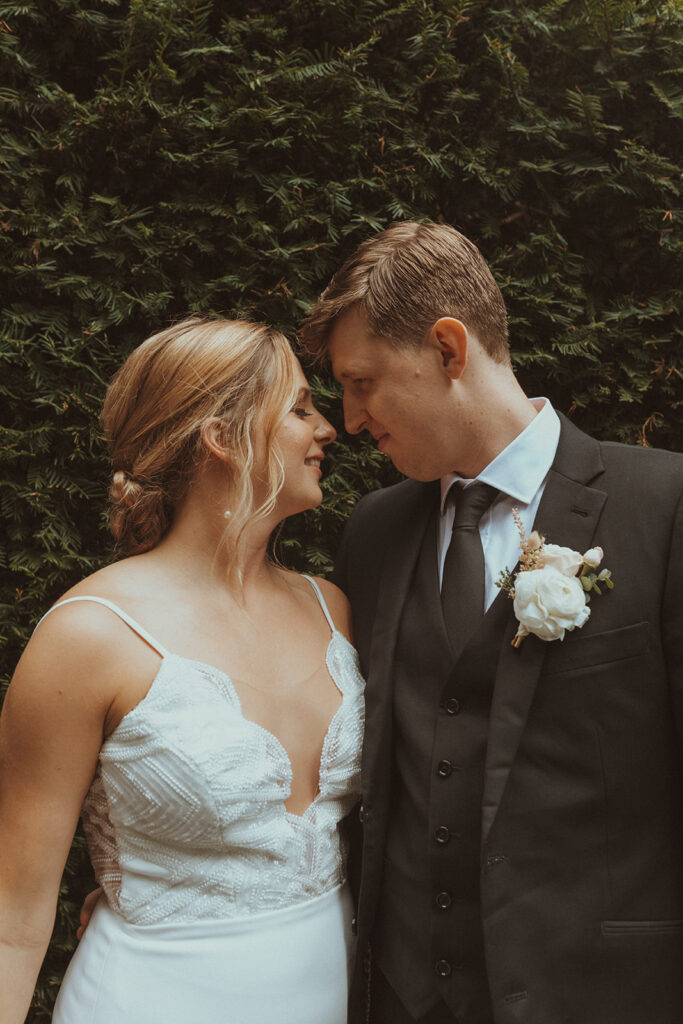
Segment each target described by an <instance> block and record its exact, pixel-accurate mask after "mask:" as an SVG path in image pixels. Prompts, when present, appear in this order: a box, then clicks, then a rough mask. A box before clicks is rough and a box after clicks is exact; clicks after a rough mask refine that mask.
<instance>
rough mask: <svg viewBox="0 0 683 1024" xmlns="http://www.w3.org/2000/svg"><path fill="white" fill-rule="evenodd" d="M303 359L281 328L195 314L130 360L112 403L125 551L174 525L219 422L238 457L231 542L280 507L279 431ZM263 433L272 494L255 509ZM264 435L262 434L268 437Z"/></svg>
mask: <svg viewBox="0 0 683 1024" xmlns="http://www.w3.org/2000/svg"><path fill="white" fill-rule="evenodd" d="M295 366H296V362H295V356H294V353H293V352H292V349H291V347H290V345H289V342H288V341H287V339H286V338H285V336H284V335H283V334H281V333H280V332H279V331H276V330H274V329H273V328H270V327H264V326H262V325H260V324H255V323H249V322H247V321H243V320H221V319H207V318H202V317H196V316H194V317H189V318H188V319H186V320H182V321H181V322H180V323H176V324H174V325H173V326H172V327H169V328H167V329H166V330H164V331H160V332H159V333H158V334H154V335H152V337H151V338H148V339H147V340H146V341H145V342H143V343H142V345H140V346H139V348H136V349H135V350H134V352H132V353H131V355H130V356H129V357H128V359H127V360H126V362H125V363H124V364H123V366H122V367H121V369H120V370H119V371H118V372H117V373H116V375H115V376H114V378H113V380H112V382H111V384H110V385H109V388H108V390H107V394H106V396H105V400H104V407H103V410H102V425H103V428H104V433H105V437H106V439H107V442H108V444H109V447H110V451H111V456H112V461H113V466H114V474H113V478H112V483H111V488H110V492H109V496H110V501H111V513H110V519H109V523H110V528H111V531H112V533H113V535H114V539H115V540H116V543H117V548H118V550H119V551H120V552H121V553H122V554H129V555H132V554H140V553H141V552H143V551H148V550H149V549H150V548H153V547H154V546H155V545H156V544H157V543H158V542H159V541H160V540H161V538H162V537H163V536H164V534H165V533H166V531H167V530H168V528H169V526H170V524H171V522H172V519H173V510H174V508H175V507H176V505H177V504H178V502H179V501H180V500H181V499H182V498H183V496H184V495H185V493H186V491H187V488H188V485H189V484H190V481H191V480H192V477H193V476H194V474H195V473H196V471H197V469H198V468H199V466H200V465H201V464H202V461H203V460H204V459H206V458H208V457H209V456H208V450H207V448H206V445H205V444H204V441H203V438H202V430H203V427H204V426H205V424H207V422H208V421H209V420H212V419H215V418H218V419H219V420H220V421H221V424H222V426H221V443H222V445H223V446H224V448H225V450H226V451H228V452H229V453H230V466H231V470H232V474H233V478H232V481H231V482H232V498H231V515H230V517H229V518H228V519H227V520H226V528H225V534H224V538H223V539H224V541H225V542H226V543H229V542H232V543H233V544H234V545H235V546H236V545H237V544H238V543H239V539H240V537H241V535H242V533H243V531H244V528H245V526H246V525H247V524H248V523H249V522H250V521H252V520H253V519H254V518H262V517H264V516H266V515H268V513H269V512H270V511H272V509H273V507H274V505H275V501H276V499H277V495H278V493H279V492H280V490H281V488H282V484H283V482H284V470H283V466H282V460H281V457H280V454H279V452H278V449H277V445H276V444H275V443H274V435H275V432H276V431H277V429H278V427H279V426H280V424H281V423H282V420H283V419H284V417H285V415H286V414H287V412H288V411H289V410H290V409H291V407H292V405H293V403H294V401H295V399H296V394H297V384H296V377H295ZM257 431H258V432H259V436H260V437H263V438H264V439H265V449H266V462H267V469H266V497H265V499H264V500H263V501H262V502H261V504H260V505H259V506H258V507H256V506H255V502H254V488H253V469H254V439H255V435H256V432H257ZM261 432H262V433H261Z"/></svg>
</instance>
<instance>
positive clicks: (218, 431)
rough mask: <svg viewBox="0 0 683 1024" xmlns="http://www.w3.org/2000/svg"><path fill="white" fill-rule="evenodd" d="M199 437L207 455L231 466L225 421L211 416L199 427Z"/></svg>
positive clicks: (231, 460) (231, 459)
mask: <svg viewBox="0 0 683 1024" xmlns="http://www.w3.org/2000/svg"><path fill="white" fill-rule="evenodd" d="M200 437H201V439H202V444H203V446H204V448H205V450H206V451H207V452H208V453H209V455H212V456H213V457H214V458H216V459H219V460H220V461H221V462H224V463H227V464H228V465H232V462H233V458H232V452H231V451H230V447H229V444H228V437H227V429H226V424H225V420H222V419H221V418H220V417H219V416H212V417H211V419H209V420H205V422H204V423H202V426H201V430H200Z"/></svg>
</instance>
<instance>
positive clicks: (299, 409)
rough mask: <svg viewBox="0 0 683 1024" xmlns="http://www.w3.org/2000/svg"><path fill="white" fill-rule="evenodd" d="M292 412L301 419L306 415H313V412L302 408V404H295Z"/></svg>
mask: <svg viewBox="0 0 683 1024" xmlns="http://www.w3.org/2000/svg"><path fill="white" fill-rule="evenodd" d="M292 412H293V413H294V414H295V416H298V417H299V418H300V419H302V420H304V419H306V417H307V416H312V415H313V413H312V412H309V411H308V409H304V407H303V406H302V405H297V406H295V407H294V409H293V410H292Z"/></svg>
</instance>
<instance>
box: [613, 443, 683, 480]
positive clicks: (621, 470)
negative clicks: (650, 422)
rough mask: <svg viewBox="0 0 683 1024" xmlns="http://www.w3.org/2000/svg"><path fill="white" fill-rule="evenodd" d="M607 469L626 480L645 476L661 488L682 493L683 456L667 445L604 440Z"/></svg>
mask: <svg viewBox="0 0 683 1024" xmlns="http://www.w3.org/2000/svg"><path fill="white" fill-rule="evenodd" d="M600 449H601V453H602V457H603V461H604V464H605V468H606V469H607V470H608V471H610V472H612V473H618V474H619V475H620V476H622V477H623V478H625V479H631V478H633V477H636V476H637V477H638V478H641V479H642V481H643V482H644V483H645V482H647V485H649V486H654V487H656V488H657V489H660V488H662V487H664V488H665V489H667V490H672V491H674V492H678V491H679V490H680V489H681V487H683V455H682V454H681V453H680V452H670V451H665V450H664V449H663V448H641V447H639V446H638V445H628V444H619V443H618V442H616V441H601V442H600Z"/></svg>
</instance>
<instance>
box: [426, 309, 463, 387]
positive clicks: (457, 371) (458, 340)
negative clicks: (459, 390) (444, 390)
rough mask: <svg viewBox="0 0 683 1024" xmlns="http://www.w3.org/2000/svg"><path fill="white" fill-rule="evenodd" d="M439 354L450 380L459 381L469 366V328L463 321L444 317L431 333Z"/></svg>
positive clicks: (432, 341) (437, 322) (431, 339)
mask: <svg viewBox="0 0 683 1024" xmlns="http://www.w3.org/2000/svg"><path fill="white" fill-rule="evenodd" d="M429 339H430V342H431V344H432V345H433V347H434V348H435V349H436V351H437V352H438V355H439V358H440V359H441V363H442V366H443V370H444V373H445V374H446V376H447V377H448V378H449V379H450V380H459V379H460V377H461V376H462V373H463V371H464V369H465V366H466V364H467V342H468V336H467V328H466V327H465V325H464V323H463V322H462V321H461V320H456V319H455V317H452V316H442V317H441V318H440V319H439V320H437V321H436V323H435V324H434V326H433V327H432V329H431V331H430V333H429Z"/></svg>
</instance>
